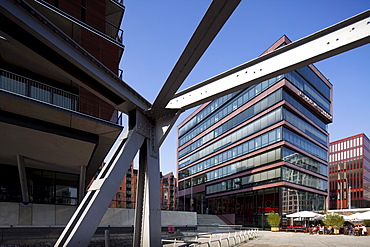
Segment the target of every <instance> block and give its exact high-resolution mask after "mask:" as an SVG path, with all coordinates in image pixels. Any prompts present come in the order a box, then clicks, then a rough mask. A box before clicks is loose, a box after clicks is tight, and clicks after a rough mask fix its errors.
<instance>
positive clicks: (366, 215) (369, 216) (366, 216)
mask: <svg viewBox="0 0 370 247" xmlns="http://www.w3.org/2000/svg"><path fill="white" fill-rule="evenodd" d="M358 218H359V219H362V220H370V211H367V212H364V213H361V214H360V215H359V217H358Z"/></svg>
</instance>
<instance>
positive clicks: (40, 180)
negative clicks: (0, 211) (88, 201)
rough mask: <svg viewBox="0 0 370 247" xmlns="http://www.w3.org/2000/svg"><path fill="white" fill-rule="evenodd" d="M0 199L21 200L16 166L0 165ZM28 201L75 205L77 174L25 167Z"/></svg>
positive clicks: (76, 199) (7, 200) (5, 200)
mask: <svg viewBox="0 0 370 247" xmlns="http://www.w3.org/2000/svg"><path fill="white" fill-rule="evenodd" d="M1 169H2V172H1V173H0V201H3V202H22V193H21V187H20V182H19V175H18V168H17V166H9V165H1ZM26 174H27V182H28V190H29V195H30V202H33V203H45V204H62V205H77V203H78V189H77V188H78V181H79V176H78V175H77V174H70V173H62V172H54V171H46V170H40V169H34V168H27V167H26Z"/></svg>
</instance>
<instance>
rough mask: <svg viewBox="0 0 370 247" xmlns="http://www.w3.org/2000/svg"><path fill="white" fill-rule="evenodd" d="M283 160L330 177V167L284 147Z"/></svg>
mask: <svg viewBox="0 0 370 247" xmlns="http://www.w3.org/2000/svg"><path fill="white" fill-rule="evenodd" d="M283 160H284V161H286V162H289V163H291V164H294V165H296V166H299V167H302V168H304V169H307V170H310V171H313V172H316V173H319V174H321V175H324V176H328V167H327V166H326V165H324V164H322V163H320V162H318V161H317V160H314V159H311V158H309V157H307V156H305V155H303V154H301V153H298V152H295V151H293V150H290V149H289V148H286V147H283Z"/></svg>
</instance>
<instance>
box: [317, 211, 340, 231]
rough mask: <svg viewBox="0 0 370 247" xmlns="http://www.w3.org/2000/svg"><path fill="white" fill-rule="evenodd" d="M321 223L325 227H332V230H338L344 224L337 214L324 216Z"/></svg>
mask: <svg viewBox="0 0 370 247" xmlns="http://www.w3.org/2000/svg"><path fill="white" fill-rule="evenodd" d="M322 222H324V224H325V226H326V227H328V226H332V227H333V228H334V229H339V228H340V227H341V226H342V225H343V224H344V219H343V216H341V215H339V214H336V213H330V214H326V215H325V218H324V219H323V220H322Z"/></svg>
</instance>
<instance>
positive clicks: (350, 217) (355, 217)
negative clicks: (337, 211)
mask: <svg viewBox="0 0 370 247" xmlns="http://www.w3.org/2000/svg"><path fill="white" fill-rule="evenodd" d="M361 215H362V213H355V214H351V215H345V216H343V218H344V219H345V220H361V219H362V216H361Z"/></svg>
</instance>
